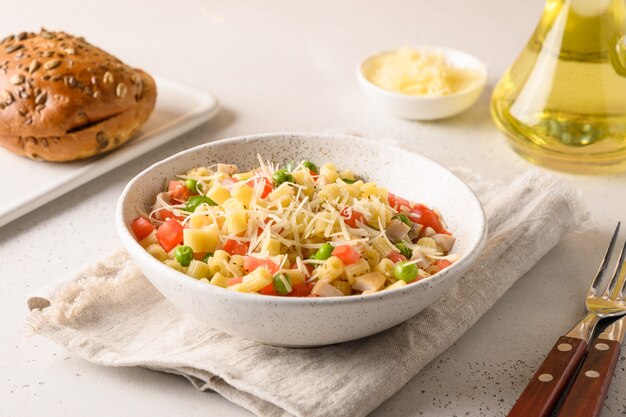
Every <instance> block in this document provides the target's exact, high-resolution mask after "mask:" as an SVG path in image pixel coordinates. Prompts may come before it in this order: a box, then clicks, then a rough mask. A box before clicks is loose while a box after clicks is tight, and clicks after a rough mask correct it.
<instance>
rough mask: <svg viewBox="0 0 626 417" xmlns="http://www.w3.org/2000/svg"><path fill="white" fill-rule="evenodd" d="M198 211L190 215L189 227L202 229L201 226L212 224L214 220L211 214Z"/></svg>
mask: <svg viewBox="0 0 626 417" xmlns="http://www.w3.org/2000/svg"><path fill="white" fill-rule="evenodd" d="M196 212H197V213H193V214H192V215H191V216H190V217H189V227H191V228H192V229H200V228H201V227H204V226H208V225H210V224H211V223H212V222H213V221H212V220H211V216H208V215H206V214H200V213H201V212H199V211H198V210H196Z"/></svg>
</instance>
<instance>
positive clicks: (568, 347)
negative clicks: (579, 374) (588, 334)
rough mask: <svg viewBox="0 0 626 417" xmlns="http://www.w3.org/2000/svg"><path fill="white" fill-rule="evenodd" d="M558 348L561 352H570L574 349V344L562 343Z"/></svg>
mask: <svg viewBox="0 0 626 417" xmlns="http://www.w3.org/2000/svg"><path fill="white" fill-rule="evenodd" d="M556 348H557V349H558V350H560V351H561V352H569V351H570V350H572V345H570V344H569V343H561V344H560V345H558V346H557V347H556Z"/></svg>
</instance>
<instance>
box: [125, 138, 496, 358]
mask: <svg viewBox="0 0 626 417" xmlns="http://www.w3.org/2000/svg"><path fill="white" fill-rule="evenodd" d="M257 153H258V154H261V155H262V156H263V158H266V159H270V160H272V161H275V162H280V163H283V164H284V163H287V162H289V161H297V160H302V159H308V160H311V161H314V162H315V163H318V164H322V163H324V162H330V161H332V162H333V163H335V164H336V165H337V167H341V168H342V169H352V170H353V171H354V173H355V174H356V175H358V176H359V177H362V178H366V179H368V180H370V181H376V182H377V183H379V184H381V185H382V186H385V187H387V188H388V189H389V190H390V192H394V193H396V194H399V195H401V196H403V197H405V198H408V199H410V200H414V201H418V202H421V203H424V204H427V205H430V206H432V207H435V208H437V209H439V210H440V211H441V213H442V215H443V217H444V219H445V220H446V222H447V226H448V228H449V229H450V231H451V232H452V233H453V234H454V236H456V238H457V241H456V243H455V245H454V248H453V250H454V252H455V253H458V254H459V255H461V258H460V259H459V260H458V261H457V262H455V263H454V264H452V265H451V266H450V267H448V268H446V269H444V270H443V271H441V272H439V273H437V274H435V275H433V276H432V277H429V278H427V279H423V280H421V281H417V282H415V283H412V284H409V285H407V286H406V287H401V288H398V289H394V290H386V291H382V292H378V293H375V294H370V295H355V296H350V297H328V298H308V297H303V298H293V297H277V296H265V295H260V294H245V293H238V292H234V291H229V290H226V289H224V288H220V287H216V286H213V285H210V284H206V283H204V282H200V281H198V280H196V279H194V278H191V277H189V276H187V275H185V274H182V273H180V272H178V271H176V270H174V269H172V268H170V267H168V266H166V265H165V264H163V263H161V262H159V261H158V260H156V259H155V258H153V257H152V256H150V255H149V254H148V253H147V252H146V251H145V250H144V249H143V248H142V247H141V246H140V245H139V244H138V243H137V242H136V241H135V239H134V238H133V236H132V235H131V233H130V231H129V229H128V224H129V223H130V222H131V221H132V219H134V218H135V217H137V215H138V214H139V212H138V210H140V209H143V210H146V211H147V210H149V208H150V207H151V206H152V204H153V201H154V197H155V195H156V194H157V193H158V192H160V191H162V189H163V184H165V181H166V180H168V179H172V178H174V176H175V175H177V174H180V173H183V172H186V171H187V170H190V169H192V168H195V167H198V166H207V165H211V164H215V163H217V162H225V163H233V164H236V165H238V166H239V167H241V168H242V169H249V168H252V167H254V166H256V165H257V164H258V162H257V159H256V154H257ZM116 214H117V218H116V228H117V232H118V235H119V237H120V239H121V241H122V244H123V245H124V247H125V248H126V250H128V252H129V253H130V255H131V257H132V259H133V260H134V261H135V263H136V264H137V265H138V266H139V268H140V269H141V271H142V272H143V273H144V274H145V275H146V277H147V278H148V279H149V280H150V282H151V283H152V284H153V285H154V286H155V287H156V288H157V289H158V290H159V291H160V292H161V294H163V295H164V296H165V297H166V298H167V299H169V300H170V301H171V302H172V303H173V304H174V305H176V306H177V307H178V308H180V309H182V310H185V311H188V312H190V313H192V314H194V315H195V316H196V317H198V319H199V320H202V321H205V322H206V323H208V324H209V325H210V326H212V327H215V328H218V329H222V330H223V331H225V332H227V333H230V334H234V335H238V336H241V337H244V338H247V339H250V340H255V341H258V342H262V343H267V344H272V345H281V346H301V347H302V346H320V345H328V344H333V343H339V342H345V341H348V340H354V339H358V338H361V337H365V336H368V335H371V334H374V333H378V332H380V331H382V330H385V329H388V328H390V327H392V326H395V325H397V324H399V323H401V322H403V321H404V320H406V319H408V318H410V317H412V316H414V315H415V314H417V313H419V312H420V310H422V309H424V308H425V307H427V306H428V305H430V304H431V303H432V302H434V301H436V300H437V299H438V298H439V297H440V296H441V295H442V294H443V293H444V292H445V291H447V290H448V289H450V288H451V287H452V286H453V285H454V283H455V282H456V281H457V280H458V279H459V278H460V277H461V276H462V274H463V272H465V271H466V270H467V269H468V268H469V267H470V266H471V265H472V263H473V262H474V261H475V260H476V257H477V256H478V254H479V253H480V250H481V248H482V246H483V243H484V241H485V236H486V224H485V214H484V212H483V209H482V206H481V204H480V202H479V201H478V198H476V196H475V195H474V193H473V192H472V191H471V190H470V189H469V187H468V186H467V185H465V183H464V182H463V181H461V180H460V179H459V178H458V177H456V176H455V175H454V174H452V173H451V172H450V171H448V170H447V169H446V168H444V167H442V166H441V165H439V164H437V163H436V162H433V161H431V160H429V159H427V158H425V157H423V156H421V155H418V154H415V153H413V152H409V151H407V150H406V149H402V148H399V147H395V146H391V145H387V144H385V143H383V142H380V141H375V140H370V139H364V138H358V137H352V136H342V135H328V134H300V133H275V134H264V135H256V136H241V137H238V138H234V139H228V140H221V141H218V142H212V143H207V144H204V145H200V146H197V147H195V148H192V149H189V150H186V151H183V152H180V153H178V154H176V155H174V156H172V157H170V158H167V159H165V160H164V161H161V162H158V163H156V164H155V165H153V166H151V167H150V168H148V169H146V170H145V171H143V172H142V173H140V174H139V175H137V176H136V177H135V178H133V179H132V180H131V181H130V183H128V185H127V186H126V188H125V189H124V191H123V192H122V195H121V197H120V199H119V202H118V205H117V213H116Z"/></svg>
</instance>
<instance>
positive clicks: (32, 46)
mask: <svg viewBox="0 0 626 417" xmlns="http://www.w3.org/2000/svg"><path fill="white" fill-rule="evenodd" d="M155 101H156V85H155V83H154V80H153V79H152V77H150V76H149V75H148V74H146V73H145V72H143V71H141V70H138V69H133V68H130V67H129V66H127V65H125V64H124V63H122V62H121V61H120V60H118V59H117V58H115V57H114V56H112V55H109V54H108V53H106V52H104V51H102V50H101V49H99V48H96V47H95V46H92V45H90V44H89V43H87V42H85V40H84V39H83V38H78V37H74V36H72V35H68V34H66V33H63V32H49V31H46V30H43V29H42V30H41V32H39V33H38V34H35V33H26V32H22V33H20V34H18V35H12V36H9V37H7V38H5V39H4V40H2V42H0V145H1V146H4V147H6V148H7V149H9V150H11V151H13V152H15V153H17V154H20V155H24V156H27V157H29V158H33V159H43V160H47V161H71V160H76V159H83V158H88V157H90V156H93V155H97V154H101V153H104V152H107V151H110V150H112V149H114V148H116V147H118V146H119V145H121V144H123V143H124V142H126V141H128V140H129V139H130V138H132V136H133V135H134V134H135V133H136V132H137V131H138V130H139V128H140V127H141V125H143V124H144V123H145V122H146V120H148V117H149V116H150V114H151V113H152V110H153V109H154V104H155Z"/></svg>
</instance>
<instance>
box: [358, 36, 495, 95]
mask: <svg viewBox="0 0 626 417" xmlns="http://www.w3.org/2000/svg"><path fill="white" fill-rule="evenodd" d="M412 48H413V49H415V50H417V51H441V52H444V54H445V53H452V54H457V55H463V56H465V57H466V58H468V59H469V60H471V61H474V62H475V64H476V65H475V66H472V67H471V68H472V69H475V70H477V71H479V72H480V82H477V83H476V84H475V85H474V86H470V87H469V88H466V89H465V90H461V91H457V92H456V93H453V94H449V95H447V96H411V95H408V94H402V93H398V92H397V91H391V90H386V89H384V88H382V87H379V86H378V85H376V84H374V83H373V82H371V81H370V80H369V79H368V78H367V77H366V76H365V74H364V73H363V66H364V65H365V64H366V63H367V62H368V61H370V60H371V59H374V58H375V57H377V56H380V55H383V54H388V53H391V52H394V51H397V50H398V49H400V47H398V48H393V49H386V50H384V51H380V52H376V53H373V54H371V55H368V56H366V57H365V58H363V59H362V60H361V61H359V63H358V64H357V66H356V76H357V79H358V80H359V81H360V82H361V83H364V84H367V85H368V86H369V87H371V88H373V89H374V90H376V91H377V92H378V93H380V94H385V95H387V96H388V97H392V98H394V99H399V100H406V101H413V102H419V101H421V102H428V101H431V102H432V101H435V100H453V99H457V98H459V97H461V96H464V95H468V94H472V93H473V92H475V91H476V90H481V91H482V90H483V89H484V88H485V86H486V85H487V66H486V65H485V64H484V63H483V62H482V61H481V60H480V59H478V58H476V57H475V56H474V55H472V54H470V53H468V52H465V51H461V50H459V49H454V48H447V47H445V46H436V45H420V46H414V47H412ZM468 68H469V67H468Z"/></svg>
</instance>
